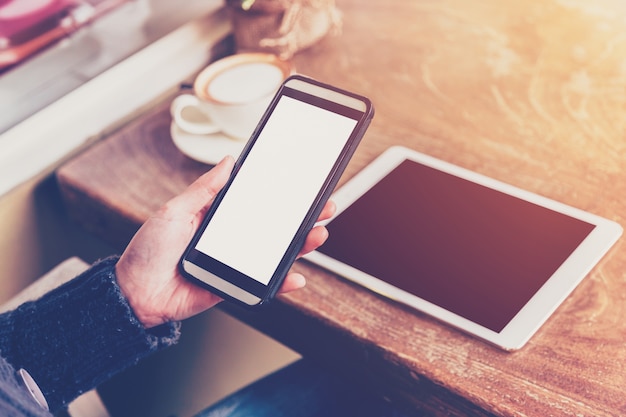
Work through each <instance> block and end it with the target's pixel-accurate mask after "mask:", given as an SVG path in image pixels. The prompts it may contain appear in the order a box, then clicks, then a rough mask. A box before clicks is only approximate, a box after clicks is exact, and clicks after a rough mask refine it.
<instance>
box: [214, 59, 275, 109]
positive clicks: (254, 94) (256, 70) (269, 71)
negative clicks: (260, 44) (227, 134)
mask: <svg viewBox="0 0 626 417" xmlns="http://www.w3.org/2000/svg"><path fill="white" fill-rule="evenodd" d="M283 77H284V74H283V72H282V70H281V69H280V68H278V67H276V66H275V65H272V64H269V63H265V62H251V63H245V64H242V65H238V66H235V67H232V68H230V69H228V70H225V71H223V72H221V73H220V74H218V75H217V76H216V77H215V78H214V79H213V80H212V81H211V82H210V83H209V85H208V88H207V93H208V95H209V96H210V97H212V98H213V100H216V101H220V102H223V103H246V102H250V101H254V100H256V99H259V98H261V97H265V96H267V95H269V94H272V93H273V92H274V91H275V90H276V88H277V87H278V85H279V84H280V83H281V82H282V80H283Z"/></svg>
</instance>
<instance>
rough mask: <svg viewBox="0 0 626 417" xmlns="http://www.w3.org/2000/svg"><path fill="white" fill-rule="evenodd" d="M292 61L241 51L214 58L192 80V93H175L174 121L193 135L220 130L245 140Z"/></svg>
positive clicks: (287, 74)
mask: <svg viewBox="0 0 626 417" xmlns="http://www.w3.org/2000/svg"><path fill="white" fill-rule="evenodd" d="M292 73H293V65H292V64H291V63H290V62H289V61H285V60H281V59H280V58H278V57H277V56H276V55H272V54H265V53H242V54H236V55H231V56H228V57H226V58H222V59H220V60H218V61H215V62H214V63H212V64H211V65H209V66H208V67H206V68H205V69H204V70H202V71H201V72H200V73H199V74H198V76H197V77H196V79H195V81H194V86H193V89H194V94H182V95H180V96H178V97H176V98H175V99H174V100H173V101H172V104H171V106H170V112H171V114H172V118H173V120H174V123H176V125H177V126H178V127H179V128H180V129H181V130H183V131H185V132H188V133H191V134H196V135H210V134H215V133H220V132H221V133H223V134H225V135H227V136H229V137H232V138H234V139H239V140H246V139H248V138H249V137H250V135H251V134H252V132H253V131H254V128H255V127H256V125H257V123H258V122H259V120H260V119H261V116H262V115H263V112H264V111H265V109H266V108H267V106H268V104H269V103H270V101H271V99H272V97H273V96H274V94H275V93H276V90H277V89H278V87H279V86H280V84H281V83H282V82H283V81H284V80H285V79H286V78H287V77H288V76H289V75H291V74H292Z"/></svg>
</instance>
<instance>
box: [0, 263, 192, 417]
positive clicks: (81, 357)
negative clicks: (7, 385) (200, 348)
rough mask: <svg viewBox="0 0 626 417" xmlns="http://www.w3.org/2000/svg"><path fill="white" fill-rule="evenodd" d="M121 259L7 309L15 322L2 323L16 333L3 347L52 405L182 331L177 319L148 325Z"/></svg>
mask: <svg viewBox="0 0 626 417" xmlns="http://www.w3.org/2000/svg"><path fill="white" fill-rule="evenodd" d="M117 260H118V257H112V258H107V259H105V260H103V261H100V262H98V263H96V264H94V265H93V266H92V267H91V268H90V269H89V270H87V271H85V272H84V273H82V274H81V275H79V276H78V277H76V278H74V279H73V280H72V281H70V282H68V283H66V284H64V285H62V286H61V287H59V288H57V289H55V290H53V291H51V292H49V293H48V294H46V295H44V296H43V297H42V298H40V299H39V300H37V301H34V302H28V303H25V304H23V305H22V306H20V307H19V308H18V309H17V310H15V311H13V312H12V313H9V314H8V315H9V316H10V317H7V318H10V322H12V326H10V327H12V328H11V329H7V328H6V327H5V326H1V325H0V329H3V330H0V338H2V337H9V338H10V340H11V341H12V342H11V345H10V346H8V352H7V351H6V350H5V349H7V346H6V345H5V346H4V347H3V348H4V349H3V351H2V355H3V356H4V357H6V358H7V359H8V360H9V361H10V362H11V363H12V364H13V366H14V367H15V368H16V369H18V368H25V369H26V370H27V371H28V372H29V373H30V374H31V375H32V376H33V378H34V380H35V381H36V382H37V384H38V385H39V387H40V388H41V390H42V392H43V394H44V396H45V397H46V400H47V401H48V404H49V405H50V409H51V410H52V411H55V410H58V409H60V408H62V407H64V406H65V405H67V404H68V403H69V402H70V401H72V400H73V399H74V398H76V397H77V396H78V395H80V394H82V393H83V392H86V391H88V390H90V389H92V388H95V387H96V386H98V385H99V384H100V383H102V382H104V381H106V380H107V379H109V378H110V377H111V376H113V375H114V374H116V373H118V372H120V371H122V370H123V369H125V368H127V367H129V366H132V365H134V364H136V363H137V362H138V361H139V360H140V359H142V358H143V357H145V356H147V355H149V354H151V353H153V352H156V351H158V350H160V349H162V348H164V347H167V346H170V345H173V344H175V343H176V342H177V341H178V339H179V337H180V323H179V322H175V323H166V324H163V325H161V326H157V327H154V328H151V329H146V328H144V327H143V325H142V324H141V322H140V321H139V320H138V319H137V318H136V316H135V314H134V313H133V311H132V309H131V307H130V305H129V304H128V301H127V300H126V298H125V297H124V296H123V294H122V292H121V290H120V288H119V286H118V284H117V279H116V276H115V264H116V263H117ZM0 318H1V316H0ZM7 330H9V331H10V334H2V333H4V332H6V331H7Z"/></svg>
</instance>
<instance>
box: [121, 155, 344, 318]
mask: <svg viewBox="0 0 626 417" xmlns="http://www.w3.org/2000/svg"><path fill="white" fill-rule="evenodd" d="M233 164H234V160H233V158H232V157H226V158H224V159H223V160H222V161H221V162H220V163H219V164H217V165H216V166H215V167H214V168H213V169H211V170H210V171H209V172H207V173H206V174H204V175H202V176H201V177H200V178H198V179H197V180H196V181H195V182H194V183H193V184H191V185H190V186H189V187H188V188H187V189H186V190H185V191H184V192H183V193H182V194H180V195H178V196H177V197H174V198H173V199H171V200H170V201H168V202H167V203H165V205H163V207H161V208H160V209H159V210H158V211H157V212H156V213H155V214H154V215H152V216H151V217H150V218H149V219H148V220H147V221H146V222H145V223H144V224H143V226H142V227H141V228H140V229H139V231H137V233H136V234H135V236H134V237H133V239H132V240H131V242H130V243H129V245H128V247H127V248H126V250H125V251H124V253H123V254H122V256H121V257H120V259H119V261H118V263H117V266H116V274H117V279H118V283H119V286H120V288H121V289H122V293H123V294H124V295H125V296H126V298H127V299H128V301H129V303H130V305H131V307H132V308H133V311H134V312H135V315H136V316H137V318H138V319H139V320H140V321H141V322H142V324H143V325H144V326H145V327H146V328H149V327H153V326H157V325H159V324H162V323H165V322H168V321H175V320H183V319H186V318H188V317H191V316H193V315H195V314H198V313H200V312H202V311H204V310H206V309H208V308H210V307H213V306H214V305H215V304H217V303H218V302H220V301H221V298H220V297H219V296H217V295H215V294H213V293H211V292H209V291H207V290H205V289H203V288H201V287H199V286H197V285H195V284H193V283H192V282H190V281H189V280H187V279H185V278H184V277H183V276H182V275H181V274H180V272H179V270H178V264H179V261H180V257H181V255H182V253H183V252H184V250H185V248H186V247H187V245H188V244H189V242H190V241H191V239H192V237H193V234H194V233H195V231H196V230H197V229H198V227H199V225H200V223H201V221H202V219H203V217H204V215H205V213H206V212H207V210H208V208H209V207H210V206H211V203H212V201H213V198H214V197H215V195H216V194H217V193H218V192H219V191H220V190H221V189H222V187H223V186H224V184H225V183H226V181H227V180H228V177H229V175H230V173H231V171H232V169H233ZM334 211H335V205H334V204H333V203H332V202H329V203H327V204H326V206H325V207H324V210H323V211H322V214H321V215H320V218H319V220H324V219H327V218H329V217H330V216H332V214H333V213H334ZM327 237H328V231H327V230H326V228H325V227H323V226H315V227H314V228H313V229H312V230H311V232H310V233H309V235H308V236H307V239H306V242H305V244H304V246H303V248H302V251H301V252H300V256H301V255H303V254H305V253H308V252H310V251H312V250H315V249H316V248H317V247H318V246H320V245H321V244H322V243H324V241H325V240H326V238H327ZM304 285H305V278H304V277H303V276H302V275H300V274H297V273H294V272H290V273H289V274H288V275H287V277H286V278H285V281H284V283H283V285H282V287H281V290H280V292H281V293H285V292H288V291H293V290H296V289H298V288H301V287H303V286H304Z"/></svg>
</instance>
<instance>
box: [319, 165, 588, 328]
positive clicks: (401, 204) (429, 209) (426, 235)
mask: <svg viewBox="0 0 626 417" xmlns="http://www.w3.org/2000/svg"><path fill="white" fill-rule="evenodd" d="M327 227H328V230H329V232H330V236H329V238H328V240H327V241H326V243H325V244H324V245H322V246H321V247H320V248H319V249H318V251H319V252H321V253H324V254H326V255H328V256H330V257H332V258H335V259H337V260H339V261H342V262H343V263H345V264H348V265H350V266H352V267H354V268H357V269H359V270H361V271H363V272H365V273H367V274H369V275H371V276H374V277H376V278H379V279H381V280H383V281H386V282H388V283H390V284H392V285H394V286H396V287H399V288H401V289H403V290H405V291H407V292H410V293H412V294H414V295H416V296H418V297H420V298H422V299H424V300H426V301H429V302H431V303H433V304H436V305H438V306H440V307H443V308H445V309H447V310H450V311H452V312H454V313H456V314H458V315H460V316H462V317H465V318H466V319H469V320H471V321H473V322H476V323H478V324H480V325H482V326H484V327H487V328H489V329H491V330H493V331H495V332H500V331H501V330H502V329H503V328H504V327H505V326H506V324H507V323H508V322H509V321H510V320H511V319H512V318H513V317H514V316H515V314H516V313H517V312H518V311H519V310H520V309H521V308H522V307H523V306H524V304H526V302H527V301H528V300H529V299H530V298H531V297H532V296H533V294H535V293H536V292H537V290H538V289H539V288H540V287H541V286H542V285H543V284H544V283H545V282H546V281H547V280H548V278H550V276H551V275H552V274H553V273H554V272H555V271H556V269H557V268H558V267H559V266H560V265H561V264H562V263H563V261H565V259H566V258H567V257H568V256H569V255H570V254H571V252H572V251H573V250H574V249H575V248H576V247H577V246H578V245H579V244H580V243H581V242H582V241H583V240H584V239H585V237H586V236H587V235H588V234H589V233H590V232H591V231H592V230H593V228H594V227H595V226H594V225H592V224H589V223H586V222H584V221H581V220H578V219H575V218H572V217H569V216H567V215H564V214H562V213H558V212H555V211H552V210H550V209H546V208H544V207H541V206H538V205H536V204H533V203H530V202H527V201H524V200H521V199H518V198H516V197H513V196H510V195H508V194H505V193H502V192H500V191H496V190H493V189H490V188H487V187H484V186H481V185H478V184H475V183H473V182H471V181H468V180H465V179H462V178H459V177H456V176H454V175H451V174H448V173H445V172H442V171H439V170H436V169H434V168H431V167H428V166H425V165H422V164H419V163H416V162H414V161H409V160H405V161H404V162H402V163H401V164H400V165H399V166H398V167H396V168H395V169H394V170H393V171H392V172H391V173H389V174H388V175H387V176H386V177H385V178H383V179H382V180H381V181H379V182H378V183H377V184H376V185H375V186H374V187H373V188H371V189H370V190H369V191H368V192H367V193H365V194H364V195H363V196H362V197H361V198H359V199H358V200H357V201H355V202H354V203H353V204H352V205H351V206H350V207H348V208H347V209H346V210H344V211H343V212H341V213H340V214H339V215H338V216H337V217H336V218H335V219H334V220H332V221H331V222H330V223H329V224H328V226H327Z"/></svg>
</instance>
